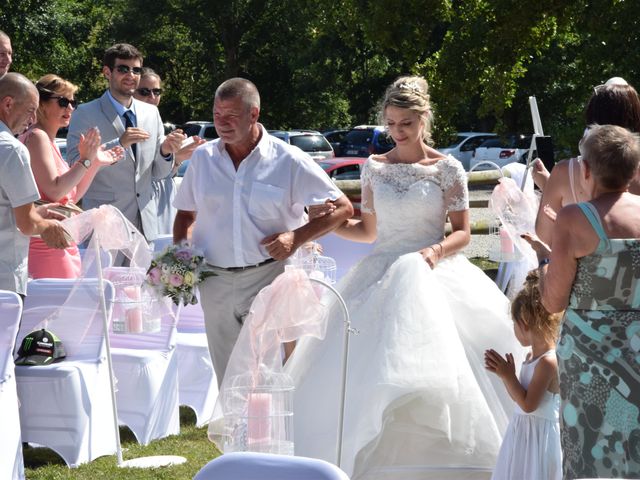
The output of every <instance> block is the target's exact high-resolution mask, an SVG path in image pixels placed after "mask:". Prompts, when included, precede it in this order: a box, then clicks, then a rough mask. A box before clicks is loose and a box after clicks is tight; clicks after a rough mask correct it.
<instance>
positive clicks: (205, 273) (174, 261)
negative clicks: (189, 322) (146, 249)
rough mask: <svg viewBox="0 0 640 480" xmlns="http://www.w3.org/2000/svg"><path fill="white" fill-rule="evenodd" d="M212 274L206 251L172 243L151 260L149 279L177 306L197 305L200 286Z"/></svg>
mask: <svg viewBox="0 0 640 480" xmlns="http://www.w3.org/2000/svg"><path fill="white" fill-rule="evenodd" d="M212 275H215V273H214V272H212V271H210V270H207V269H206V268H205V262H204V255H203V254H202V252H200V251H198V250H196V249H194V248H192V247H190V246H188V245H186V244H183V245H168V246H167V247H166V248H165V249H164V250H163V251H162V252H160V253H159V254H158V255H157V256H156V258H154V259H153V260H152V261H151V266H150V267H149V271H148V272H147V279H146V282H147V284H149V285H150V286H151V287H152V288H154V289H156V290H157V291H159V292H160V293H161V294H162V295H164V296H166V297H169V298H171V300H173V303H175V304H176V305H180V303H182V304H183V305H188V304H191V305H194V304H196V303H198V299H197V298H196V294H195V290H196V287H197V286H198V284H199V283H200V282H202V281H204V280H205V279H206V278H208V277H210V276H212Z"/></svg>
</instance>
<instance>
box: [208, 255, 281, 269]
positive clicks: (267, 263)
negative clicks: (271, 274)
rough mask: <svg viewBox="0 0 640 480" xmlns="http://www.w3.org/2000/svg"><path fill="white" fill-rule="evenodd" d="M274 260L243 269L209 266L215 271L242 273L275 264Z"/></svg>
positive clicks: (268, 259) (270, 259) (267, 260)
mask: <svg viewBox="0 0 640 480" xmlns="http://www.w3.org/2000/svg"><path fill="white" fill-rule="evenodd" d="M275 261H276V259H275V258H267V259H266V260H265V261H264V262H260V263H256V264H253V265H245V266H244V267H218V266H216V265H211V264H209V266H210V267H212V268H215V269H217V270H222V271H224V272H244V271H245V270H251V269H252V268H258V267H262V266H263V265H269V264H270V263H273V262H275Z"/></svg>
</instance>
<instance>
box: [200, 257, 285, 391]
mask: <svg viewBox="0 0 640 480" xmlns="http://www.w3.org/2000/svg"><path fill="white" fill-rule="evenodd" d="M285 264H286V262H272V263H269V264H267V265H263V266H260V267H256V268H251V269H248V270H242V271H236V272H225V271H224V270H218V269H215V270H214V271H215V273H216V274H217V275H216V276H214V277H209V278H208V279H207V280H205V282H204V283H202V284H201V285H200V286H199V290H200V303H201V304H202V310H203V312H204V319H205V327H206V330H207V340H208V342H209V353H210V354H211V360H212V361H213V368H214V369H215V371H216V375H217V377H218V386H220V384H221V383H222V379H223V378H224V372H225V370H226V368H227V363H229V357H230V356H231V352H232V351H233V347H234V345H235V344H236V340H237V339H238V335H240V329H241V328H242V325H243V323H244V319H245V317H246V316H247V315H248V313H249V308H250V307H251V304H252V303H253V299H254V298H255V297H256V295H257V294H258V292H259V291H260V290H262V289H263V288H264V287H266V286H267V285H269V284H270V283H271V282H272V281H273V280H274V279H275V278H276V277H277V276H278V275H280V274H281V273H282V272H284V266H285Z"/></svg>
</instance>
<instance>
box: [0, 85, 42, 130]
mask: <svg viewBox="0 0 640 480" xmlns="http://www.w3.org/2000/svg"><path fill="white" fill-rule="evenodd" d="M38 99H39V97H38V90H37V89H36V87H35V85H34V84H33V83H32V82H31V81H30V80H29V79H28V78H27V77H25V76H24V75H21V74H19V73H14V72H9V73H7V74H6V75H4V76H3V77H2V78H0V121H2V122H3V123H4V124H5V125H7V127H9V129H10V130H11V131H12V132H13V133H14V134H19V133H22V132H23V131H24V130H25V129H26V128H27V127H28V126H29V123H30V122H32V121H34V120H35V112H36V110H37V108H38Z"/></svg>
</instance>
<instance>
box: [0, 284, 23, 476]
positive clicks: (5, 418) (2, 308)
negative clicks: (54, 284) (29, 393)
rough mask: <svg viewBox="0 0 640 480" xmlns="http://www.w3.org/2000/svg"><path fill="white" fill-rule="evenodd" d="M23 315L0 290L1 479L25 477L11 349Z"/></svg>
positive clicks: (16, 299) (14, 297)
mask: <svg viewBox="0 0 640 480" xmlns="http://www.w3.org/2000/svg"><path fill="white" fill-rule="evenodd" d="M21 316H22V300H21V299H20V297H19V296H18V295H17V294H16V293H14V292H7V291H5V290H0V412H2V421H1V422H0V478H13V479H23V478H24V463H23V461H22V440H21V437H20V416H19V413H18V392H17V390H16V377H15V366H14V364H13V349H14V348H15V342H16V336H17V334H18V328H19V326H20V317H21Z"/></svg>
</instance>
